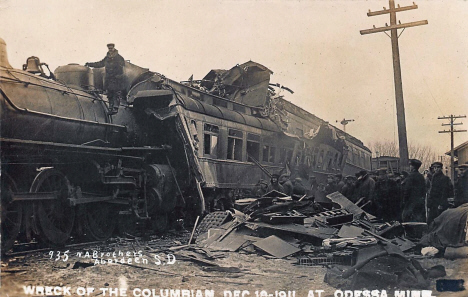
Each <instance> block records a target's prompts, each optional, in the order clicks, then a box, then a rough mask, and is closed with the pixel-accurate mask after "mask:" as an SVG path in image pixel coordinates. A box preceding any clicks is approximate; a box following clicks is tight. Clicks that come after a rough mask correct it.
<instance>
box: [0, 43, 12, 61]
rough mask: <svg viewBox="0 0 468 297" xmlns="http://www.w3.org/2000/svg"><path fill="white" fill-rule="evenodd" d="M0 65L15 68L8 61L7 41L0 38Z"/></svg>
mask: <svg viewBox="0 0 468 297" xmlns="http://www.w3.org/2000/svg"><path fill="white" fill-rule="evenodd" d="M0 66H1V67H5V68H13V67H11V65H10V63H9V62H8V56H7V50H6V43H5V41H4V40H3V39H1V38H0Z"/></svg>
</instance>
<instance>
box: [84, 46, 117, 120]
mask: <svg viewBox="0 0 468 297" xmlns="http://www.w3.org/2000/svg"><path fill="white" fill-rule="evenodd" d="M107 49H108V52H107V55H106V56H105V57H104V59H102V60H101V61H99V62H95V63H86V64H85V66H88V67H95V68H100V67H105V69H106V79H105V82H104V89H105V90H106V91H107V98H108V99H109V112H108V114H110V115H112V114H116V113H117V112H118V111H119V105H120V99H121V98H122V90H123V89H124V86H123V78H124V75H123V74H124V72H123V68H124V66H125V60H124V58H123V57H122V56H121V55H119V52H118V51H117V50H116V49H115V44H113V43H109V44H108V45H107Z"/></svg>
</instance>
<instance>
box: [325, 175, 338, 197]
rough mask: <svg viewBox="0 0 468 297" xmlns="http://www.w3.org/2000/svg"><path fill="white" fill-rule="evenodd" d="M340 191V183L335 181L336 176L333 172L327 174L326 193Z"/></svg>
mask: <svg viewBox="0 0 468 297" xmlns="http://www.w3.org/2000/svg"><path fill="white" fill-rule="evenodd" d="M337 191H338V184H337V183H336V181H335V176H334V175H333V174H329V175H328V176H327V185H326V186H325V194H326V195H328V194H331V193H335V192H337Z"/></svg>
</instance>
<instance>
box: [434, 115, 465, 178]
mask: <svg viewBox="0 0 468 297" xmlns="http://www.w3.org/2000/svg"><path fill="white" fill-rule="evenodd" d="M461 118H466V115H462V116H461V115H460V116H454V115H453V114H451V115H450V116H448V117H438V119H439V120H450V123H448V124H442V126H450V130H443V131H439V133H450V176H451V178H452V181H455V156H454V152H453V133H456V132H466V130H454V129H453V126H455V125H463V123H455V120H456V119H461Z"/></svg>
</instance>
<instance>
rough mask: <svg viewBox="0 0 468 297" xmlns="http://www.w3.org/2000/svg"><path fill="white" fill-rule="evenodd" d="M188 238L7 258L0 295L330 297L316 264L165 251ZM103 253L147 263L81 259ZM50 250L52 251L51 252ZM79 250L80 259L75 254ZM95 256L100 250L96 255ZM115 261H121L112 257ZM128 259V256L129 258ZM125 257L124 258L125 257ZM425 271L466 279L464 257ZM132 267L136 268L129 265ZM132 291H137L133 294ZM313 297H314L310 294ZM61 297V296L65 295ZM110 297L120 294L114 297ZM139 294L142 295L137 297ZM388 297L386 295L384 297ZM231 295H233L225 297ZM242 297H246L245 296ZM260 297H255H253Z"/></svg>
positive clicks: (435, 261)
mask: <svg viewBox="0 0 468 297" xmlns="http://www.w3.org/2000/svg"><path fill="white" fill-rule="evenodd" d="M188 236H189V234H188V233H187V232H185V233H184V234H182V235H179V236H175V235H166V236H164V237H160V238H154V239H153V240H150V241H148V242H145V243H142V242H138V241H126V240H120V241H118V240H114V241H111V242H108V243H106V244H99V245H91V246H86V247H82V248H79V249H71V250H70V252H69V258H68V259H67V261H64V258H63V257H61V258H59V259H58V260H57V261H56V260H55V259H56V254H55V253H54V257H53V259H50V254H49V251H46V252H35V253H30V254H27V255H23V256H11V257H9V258H5V259H4V261H2V271H1V284H2V287H1V289H0V296H2V297H3V296H10V297H14V296H40V295H36V294H33V295H26V294H25V292H24V289H23V286H28V285H31V286H68V287H71V296H77V293H76V290H77V288H79V287H88V288H89V287H92V288H94V292H93V293H91V294H90V295H89V296H110V295H109V292H108V291H102V290H100V288H104V289H106V288H107V289H111V288H127V296H138V294H139V291H138V289H156V290H157V291H156V294H158V295H159V290H160V289H174V290H177V289H181V290H182V289H190V290H205V289H206V290H214V296H221V297H222V296H224V291H225V290H231V291H233V290H248V291H249V292H250V295H249V297H257V296H256V295H255V291H257V292H260V291H262V290H265V291H266V292H267V294H272V295H270V296H265V297H293V296H291V295H290V296H282V295H278V296H276V295H275V294H276V293H275V291H286V294H287V291H295V297H307V296H308V293H309V290H323V291H324V293H322V295H321V296H322V297H325V296H334V293H335V291H336V290H337V288H333V287H331V286H329V285H328V284H326V283H324V276H325V273H326V271H327V268H325V267H321V266H316V267H307V266H298V265H295V263H296V262H297V259H296V258H294V257H290V258H286V259H274V258H271V257H269V256H267V255H262V254H259V253H248V252H237V253H235V252H212V253H209V254H208V256H211V258H209V257H207V255H206V254H205V255H204V257H203V258H202V259H207V258H208V259H209V261H212V262H214V263H216V264H218V265H219V266H221V267H227V268H224V270H225V271H223V269H219V268H217V267H215V268H210V267H213V266H209V265H208V266H207V265H205V264H203V263H200V262H199V261H194V260H190V259H187V258H185V257H183V256H181V255H179V254H178V252H177V251H171V250H169V249H168V248H169V247H171V246H172V247H174V246H180V245H183V244H185V243H187V238H188ZM98 250H99V251H102V252H104V253H107V252H110V253H112V252H113V251H115V252H116V253H118V252H119V251H121V252H123V253H124V254H125V253H126V252H130V253H133V252H139V251H142V254H143V257H146V258H147V259H150V260H151V261H149V263H147V264H143V263H134V262H133V263H132V265H134V266H127V265H122V264H115V263H106V264H99V265H94V264H95V263H94V261H95V259H93V258H91V257H90V258H87V257H84V256H83V255H85V253H86V251H88V252H90V254H91V255H92V252H93V251H98ZM54 252H55V251H54ZM77 252H82V253H83V254H82V257H79V256H78V255H77ZM99 253H100V252H99ZM172 253H174V255H175V258H176V261H175V263H174V264H172V265H171V264H167V263H165V264H166V265H162V264H161V265H156V263H155V260H154V261H153V257H154V255H155V254H158V255H160V256H161V259H162V260H163V262H164V261H166V260H165V259H166V258H165V256H166V255H167V254H172ZM99 258H100V259H109V258H112V256H110V257H109V256H107V255H105V254H104V255H103V257H101V254H99ZM117 258H118V259H120V258H121V257H117ZM130 258H133V256H131V257H130ZM126 259H128V257H126ZM420 262H421V263H422V265H423V266H424V267H425V268H429V267H432V266H434V265H443V266H444V267H445V269H446V272H447V276H446V277H444V278H446V279H464V280H465V282H466V281H467V280H468V276H467V273H468V259H460V260H454V261H452V260H447V259H443V258H427V259H421V260H420ZM135 266H138V267H135ZM135 289H137V291H135V294H133V293H134V290H135ZM430 289H431V290H433V293H432V295H433V296H441V297H445V296H468V292H467V291H462V292H457V293H455V292H443V293H440V292H437V291H436V281H435V280H432V281H431V288H430ZM313 292H314V294H315V296H314V297H316V296H319V295H318V294H317V292H316V291H313ZM65 296H66V295H65ZM112 296H125V295H123V294H116V295H112ZM142 296H145V295H142ZM389 296H391V295H390V294H389ZM197 297H198V296H197ZM227 297H234V296H227ZM241 297H242V296H241ZM245 297H247V296H245ZM258 297H260V296H258Z"/></svg>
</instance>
